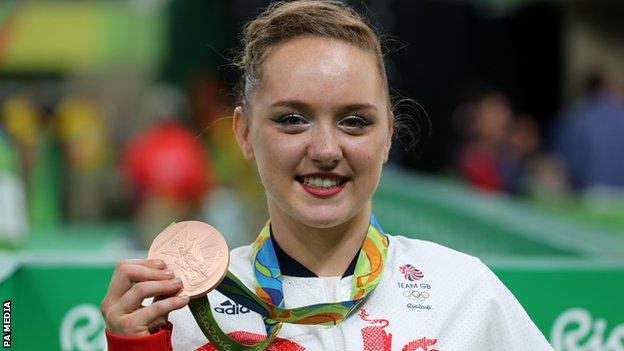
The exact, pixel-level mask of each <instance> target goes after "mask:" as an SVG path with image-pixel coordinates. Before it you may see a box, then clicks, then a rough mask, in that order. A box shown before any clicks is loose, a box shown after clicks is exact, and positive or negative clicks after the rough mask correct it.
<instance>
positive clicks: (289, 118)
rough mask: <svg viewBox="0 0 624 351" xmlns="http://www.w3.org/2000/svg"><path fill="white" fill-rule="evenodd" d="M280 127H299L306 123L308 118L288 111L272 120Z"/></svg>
mask: <svg viewBox="0 0 624 351" xmlns="http://www.w3.org/2000/svg"><path fill="white" fill-rule="evenodd" d="M273 121H274V122H275V123H278V124H280V125H281V126H282V127H286V128H288V127H299V126H303V125H306V124H308V120H307V119H306V118H305V117H303V116H302V115H300V114H296V113H289V114H287V115H283V116H281V117H278V118H275V119H274V120H273Z"/></svg>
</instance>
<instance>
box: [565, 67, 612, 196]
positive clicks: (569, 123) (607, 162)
mask: <svg viewBox="0 0 624 351" xmlns="http://www.w3.org/2000/svg"><path fill="white" fill-rule="evenodd" d="M586 86H587V88H586V92H585V95H584V96H583V97H582V98H581V99H580V100H579V101H578V102H576V103H575V104H573V105H572V106H571V107H569V108H567V109H566V110H565V111H564V112H563V114H562V117H561V120H560V122H559V123H560V124H559V126H558V127H557V128H556V135H555V143H556V145H555V147H556V150H557V151H558V152H559V153H560V154H561V156H562V157H563V160H564V162H565V166H566V169H567V171H568V176H569V179H570V181H571V182H572V184H573V186H574V187H575V188H577V189H578V190H581V191H591V190H595V189H597V188H604V189H612V190H619V191H621V190H622V189H624V152H623V150H624V103H623V102H622V96H621V95H620V94H619V93H618V90H617V87H616V86H615V84H614V83H613V82H612V81H611V80H610V79H609V78H608V77H606V76H605V75H603V74H593V75H591V76H590V77H589V79H588V81H587V85H586Z"/></svg>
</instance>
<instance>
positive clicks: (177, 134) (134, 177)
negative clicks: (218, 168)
mask: <svg viewBox="0 0 624 351" xmlns="http://www.w3.org/2000/svg"><path fill="white" fill-rule="evenodd" d="M122 167H123V171H124V173H125V175H126V177H127V179H128V180H130V182H131V184H132V186H134V187H135V189H136V190H137V191H138V194H139V197H140V199H142V198H143V197H144V196H145V195H147V194H150V195H151V196H162V197H167V198H173V199H178V200H185V201H196V200H199V199H200V198H201V196H202V195H203V194H204V193H205V192H206V190H208V188H209V187H210V186H211V185H212V184H213V173H212V167H211V164H210V159H209V157H208V154H207V153H206V152H205V150H204V148H203V146H202V143H201V141H200V139H198V138H197V137H196V136H195V134H194V133H193V132H192V131H191V130H189V129H187V128H185V127H183V126H181V125H179V124H175V123H171V122H167V123H163V124H159V125H156V126H154V127H152V128H150V129H148V130H146V131H143V132H141V133H139V134H138V135H136V136H135V137H134V138H133V139H132V140H131V141H130V143H129V144H128V145H127V147H126V149H125V152H124V155H123V161H122Z"/></svg>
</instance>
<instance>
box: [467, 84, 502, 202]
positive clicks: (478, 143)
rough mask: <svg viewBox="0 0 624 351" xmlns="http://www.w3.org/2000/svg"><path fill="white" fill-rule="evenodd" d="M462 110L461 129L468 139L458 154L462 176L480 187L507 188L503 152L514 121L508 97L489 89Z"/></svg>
mask: <svg viewBox="0 0 624 351" xmlns="http://www.w3.org/2000/svg"><path fill="white" fill-rule="evenodd" d="M458 111H459V114H458V115H457V116H456V117H458V118H459V119H460V121H458V122H460V123H459V129H460V131H459V132H460V133H461V134H464V136H465V138H466V141H465V143H464V145H463V146H462V148H461V150H460V152H459V156H458V168H459V172H460V174H461V176H462V178H464V179H465V180H466V181H467V182H468V183H470V184H472V185H473V186H475V187H477V188H480V189H484V190H490V191H502V190H504V188H505V179H504V176H505V175H504V172H503V167H502V154H503V152H504V149H505V142H506V140H507V136H508V132H509V128H510V123H511V121H512V110H511V107H510V104H509V101H508V99H507V97H506V96H505V95H504V94H503V93H501V92H498V91H493V92H487V93H485V94H482V95H481V96H479V97H478V98H477V99H475V100H474V101H473V102H471V103H468V104H466V105H464V106H461V107H460V108H459V109H458Z"/></svg>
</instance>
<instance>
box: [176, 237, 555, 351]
mask: <svg viewBox="0 0 624 351" xmlns="http://www.w3.org/2000/svg"><path fill="white" fill-rule="evenodd" d="M388 237H389V248H388V258H387V262H386V265H385V267H384V272H383V274H382V276H381V280H380V283H379V285H378V286H377V288H376V289H375V290H374V291H372V292H371V293H370V294H369V296H368V297H367V298H366V300H365V301H364V302H363V303H362V304H360V306H358V308H357V310H356V312H354V313H353V314H352V315H350V316H349V317H348V318H347V319H346V320H345V321H343V322H342V323H341V324H339V325H337V326H335V327H321V326H305V325H294V324H284V326H283V327H282V329H281V331H280V333H279V334H278V338H277V339H276V341H274V343H273V344H272V346H270V347H269V349H268V350H274V351H277V350H280V351H291V350H366V351H373V350H375V351H386V350H402V351H408V350H412V351H416V350H418V351H460V350H461V351H466V350H475V351H487V350H496V351H542V350H552V348H551V346H550V345H549V344H548V342H547V341H546V339H545V338H544V336H543V335H542V333H541V332H540V331H539V330H538V329H537V327H536V326H535V324H534V323H533V322H532V321H531V319H530V318H529V316H528V315H527V314H526V312H525V311H524V309H523V308H522V306H520V304H519V303H518V301H517V300H516V298H515V297H514V296H513V295H512V294H511V293H510V292H509V290H508V289H507V288H506V287H505V286H504V285H503V284H502V283H501V281H500V280H499V279H498V278H497V277H496V276H495V275H494V274H493V273H492V272H491V271H490V270H489V269H488V268H487V267H486V266H485V265H484V264H483V263H482V262H481V261H480V260H478V259H477V258H475V257H472V256H469V255H466V254H463V253H460V252H457V251H454V250H451V249H449V248H446V247H443V246H440V245H437V244H434V243H431V242H427V241H421V240H414V239H408V238H405V237H402V236H388ZM251 263H252V261H251V246H243V247H240V248H237V249H235V250H233V251H232V252H231V258H230V268H229V269H230V271H231V272H232V273H234V274H235V275H236V276H237V277H238V278H239V279H240V280H241V281H242V282H244V283H245V284H246V285H247V287H249V288H250V289H252V291H253V290H254V289H253V271H252V264H251ZM406 265H411V267H410V266H406ZM401 267H403V269H401ZM409 273H411V274H409ZM282 282H283V291H284V303H285V307H299V306H304V305H310V304H315V303H322V302H334V301H343V300H347V299H349V296H350V293H351V277H345V278H340V277H335V278H334V277H329V278H328V277H323V278H300V277H289V276H283V280H282ZM208 298H209V300H210V304H211V308H212V311H213V315H214V316H215V319H216V320H217V322H218V323H219V325H220V327H221V328H222V329H223V330H224V331H225V332H226V333H228V334H229V335H230V336H231V337H233V338H235V339H238V340H246V341H247V342H258V341H259V340H261V339H263V338H265V335H266V332H265V328H264V324H263V322H262V319H261V318H260V316H259V315H258V314H256V313H255V312H253V311H249V310H248V309H247V308H245V307H242V306H241V305H237V304H235V303H234V302H232V301H231V300H229V299H228V298H226V297H225V296H223V295H222V294H220V293H219V292H217V291H212V292H210V293H209V294H208ZM169 320H170V321H171V322H172V323H173V326H174V327H173V334H172V345H173V349H174V350H195V349H198V348H201V349H202V350H213V348H212V347H211V346H208V345H206V344H207V343H208V341H207V339H206V337H205V336H204V335H203V333H202V332H201V330H200V329H199V327H198V326H197V323H196V322H195V319H194V318H193V316H192V315H191V312H190V310H189V309H188V307H185V308H183V309H181V310H178V311H174V312H172V313H171V314H170V316H169ZM202 346H204V347H202Z"/></svg>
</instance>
